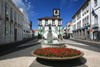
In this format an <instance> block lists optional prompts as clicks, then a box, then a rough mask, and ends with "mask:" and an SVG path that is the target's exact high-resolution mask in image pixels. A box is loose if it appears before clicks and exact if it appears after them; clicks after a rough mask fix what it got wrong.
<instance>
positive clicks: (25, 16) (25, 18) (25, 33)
mask: <svg viewBox="0 0 100 67" xmlns="http://www.w3.org/2000/svg"><path fill="white" fill-rule="evenodd" d="M20 10H21V12H22V13H23V39H27V38H29V35H30V22H29V17H28V14H27V13H26V11H25V10H24V8H20Z"/></svg>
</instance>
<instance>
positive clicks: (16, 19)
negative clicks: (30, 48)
mask: <svg viewBox="0 0 100 67" xmlns="http://www.w3.org/2000/svg"><path fill="white" fill-rule="evenodd" d="M15 22H16V23H17V15H16V13H15Z"/></svg>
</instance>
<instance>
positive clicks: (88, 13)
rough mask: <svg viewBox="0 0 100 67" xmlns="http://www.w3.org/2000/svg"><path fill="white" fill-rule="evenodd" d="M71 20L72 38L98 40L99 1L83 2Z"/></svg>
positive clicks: (99, 38) (89, 0)
mask: <svg viewBox="0 0 100 67" xmlns="http://www.w3.org/2000/svg"><path fill="white" fill-rule="evenodd" d="M92 10H94V12H95V14H96V15H95V16H92V13H93V11H92ZM72 19H73V29H74V30H73V37H74V38H79V39H91V40H100V23H99V22H100V0H85V2H84V3H83V4H82V6H81V7H80V8H79V9H78V10H77V12H76V13H75V14H74V15H73V16H72ZM91 30H92V31H91Z"/></svg>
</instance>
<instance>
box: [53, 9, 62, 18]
mask: <svg viewBox="0 0 100 67" xmlns="http://www.w3.org/2000/svg"><path fill="white" fill-rule="evenodd" d="M53 16H54V17H57V18H60V9H53Z"/></svg>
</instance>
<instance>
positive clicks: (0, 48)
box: [0, 38, 35, 52]
mask: <svg viewBox="0 0 100 67" xmlns="http://www.w3.org/2000/svg"><path fill="white" fill-rule="evenodd" d="M33 39H35V38H30V39H25V40H21V41H16V42H12V43H6V44H1V45H0V52H3V51H5V50H8V49H10V48H12V47H15V46H18V45H21V44H23V43H26V42H28V41H31V40H33Z"/></svg>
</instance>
